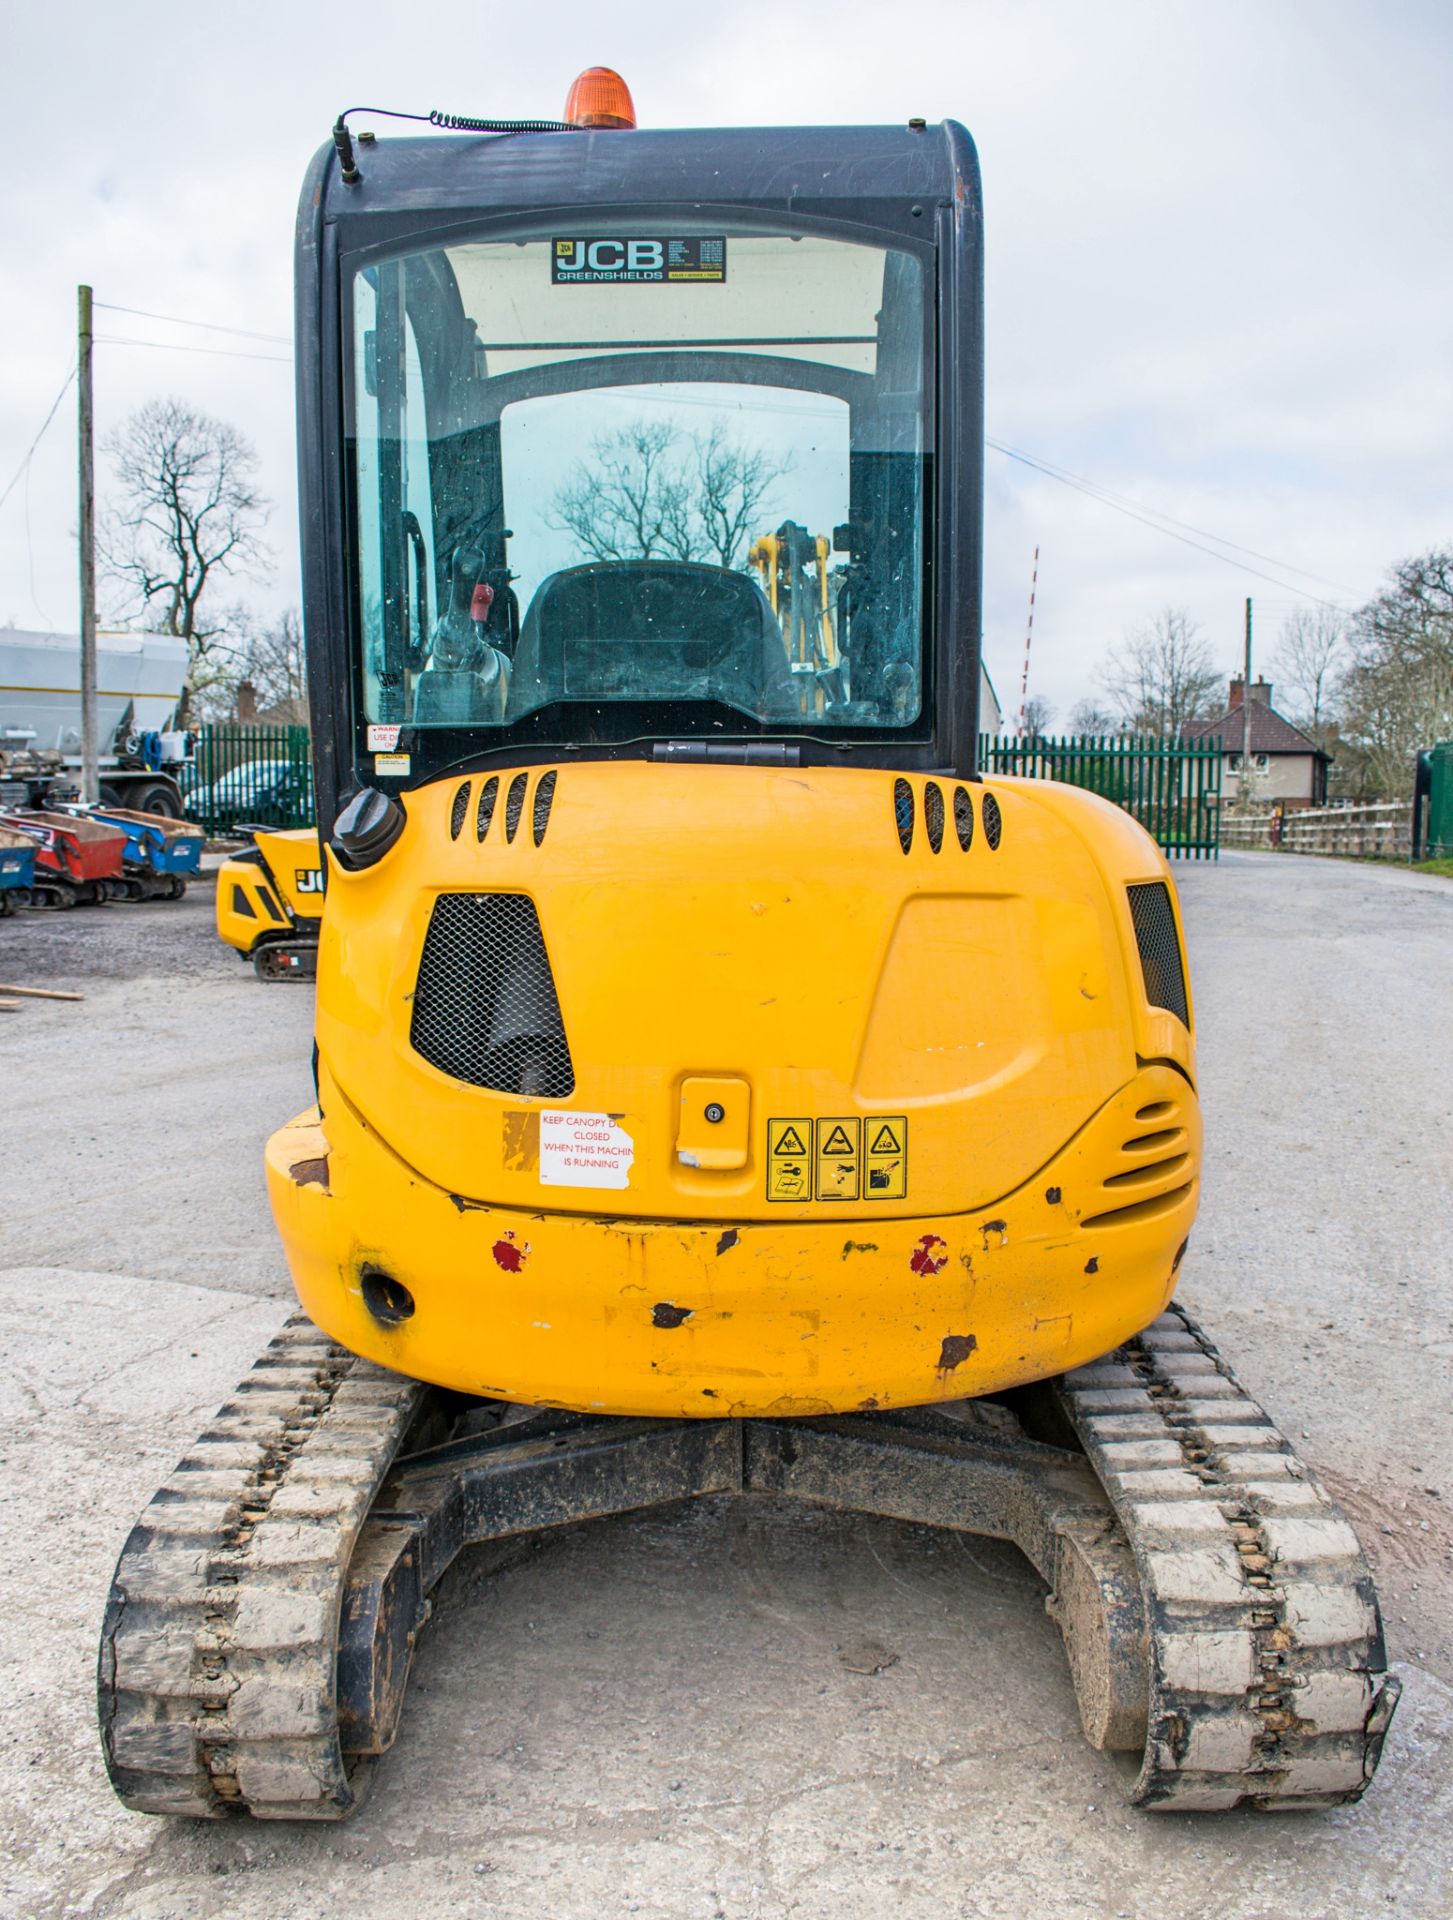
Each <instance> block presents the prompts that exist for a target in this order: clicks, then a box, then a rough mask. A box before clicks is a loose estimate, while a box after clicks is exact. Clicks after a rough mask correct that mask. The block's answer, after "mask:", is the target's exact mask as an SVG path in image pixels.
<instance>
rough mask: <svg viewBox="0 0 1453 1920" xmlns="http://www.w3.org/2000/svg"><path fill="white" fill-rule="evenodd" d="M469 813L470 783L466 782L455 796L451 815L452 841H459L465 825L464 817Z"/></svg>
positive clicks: (450, 834)
mask: <svg viewBox="0 0 1453 1920" xmlns="http://www.w3.org/2000/svg"><path fill="white" fill-rule="evenodd" d="M468 811H469V782H468V781H467V780H466V781H465V783H464V785H463V786H462V787H461V788H460V789H459V791H458V793H456V794H455V796H454V805H453V808H452V809H451V811H450V814H449V838H450V839H451V840H457V839H458V838H459V834H460V830H461V829H462V827H463V825H464V816H465V814H467V813H468Z"/></svg>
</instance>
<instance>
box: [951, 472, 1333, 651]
mask: <svg viewBox="0 0 1453 1920" xmlns="http://www.w3.org/2000/svg"><path fill="white" fill-rule="evenodd" d="M986 445H988V446H991V447H992V448H993V449H994V451H995V452H996V453H1002V454H1005V455H1006V456H1007V457H1008V458H1009V459H1010V460H1017V461H1019V463H1020V464H1021V465H1022V466H1026V467H1033V469H1034V470H1035V472H1036V473H1042V474H1044V476H1045V477H1046V479H1049V480H1058V481H1059V482H1060V484H1061V485H1062V486H1066V487H1073V488H1074V490H1075V492H1076V493H1083V494H1084V495H1085V496H1086V498H1087V499H1090V500H1097V501H1099V503H1100V505H1101V506H1102V507H1110V508H1111V509H1112V510H1113V511H1114V512H1116V513H1123V514H1126V515H1127V516H1128V517H1129V518H1130V519H1131V520H1138V521H1139V522H1140V524H1141V525H1142V526H1144V527H1149V528H1150V529H1151V531H1152V532H1153V533H1163V534H1164V535H1165V536H1166V538H1167V539H1168V540H1179V541H1180V543H1181V544H1182V546H1186V547H1194V548H1195V549H1196V551H1197V552H1198V553H1204V554H1207V555H1209V557H1210V558H1211V559H1212V560H1220V561H1221V562H1222V563H1223V564H1224V565H1225V566H1228V567H1235V568H1237V570H1238V571H1239V572H1241V573H1249V574H1251V575H1252V576H1253V578H1255V579H1257V580H1265V581H1267V582H1268V583H1269V584H1270V585H1271V586H1273V587H1281V588H1282V589H1283V590H1284V591H1285V592H1287V593H1292V594H1295V595H1296V596H1297V598H1298V599H1301V600H1314V601H1316V603H1317V605H1318V606H1321V607H1330V608H1332V609H1333V610H1334V611H1335V612H1338V613H1342V612H1345V611H1346V609H1345V608H1344V607H1343V606H1342V605H1341V603H1340V602H1338V601H1336V600H1328V599H1326V598H1325V597H1324V596H1323V595H1322V594H1319V593H1309V592H1308V591H1307V589H1306V588H1305V587H1296V586H1293V585H1292V583H1291V582H1290V581H1289V580H1278V579H1277V577H1276V576H1275V574H1270V573H1263V572H1262V571H1261V569H1260V567H1249V566H1247V564H1246V562H1245V561H1244V560H1236V559H1233V558H1232V556H1231V555H1230V554H1229V553H1220V552H1218V551H1217V549H1216V548H1215V547H1208V546H1206V545H1205V544H1204V543H1203V542H1202V541H1200V540H1192V539H1191V538H1190V537H1189V535H1187V534H1184V533H1177V532H1176V531H1175V528H1174V527H1170V526H1164V525H1162V524H1161V521H1160V520H1158V519H1152V518H1151V517H1150V515H1149V514H1148V513H1139V512H1137V511H1136V510H1135V508H1133V507H1128V506H1124V505H1122V504H1121V502H1120V501H1119V500H1117V499H1115V498H1114V497H1112V496H1111V495H1110V494H1108V493H1107V492H1105V491H1104V490H1103V489H1101V488H1099V487H1097V486H1096V485H1095V483H1094V482H1093V481H1081V480H1078V479H1074V478H1072V477H1071V476H1070V475H1069V474H1068V473H1067V472H1064V471H1056V470H1055V469H1054V468H1053V467H1052V466H1049V465H1046V463H1045V462H1044V461H1042V460H1037V459H1035V458H1034V457H1033V456H1032V455H1031V454H1027V453H1021V452H1019V451H1018V450H1017V449H1016V448H1014V447H1006V446H1005V445H1004V444H1003V443H1002V442H1001V441H998V440H989V439H987V436H986ZM1154 511H1155V510H1154V509H1151V512H1154ZM1169 517H1170V516H1169V515H1166V516H1165V518H1166V519H1169ZM1177 524H1182V523H1177ZM1206 537H1207V539H1210V540H1216V539H1219V537H1220V536H1219V535H1217V534H1214V533H1212V534H1208V535H1207V536H1206ZM1221 544H1222V545H1223V546H1228V547H1232V546H1235V544H1236V543H1235V542H1234V541H1231V540H1226V541H1222V543H1221ZM1236 550H1237V552H1239V553H1249V552H1251V551H1252V549H1251V548H1249V547H1238V548H1237V549H1236ZM1257 557H1258V558H1263V557H1264V556H1262V555H1258V556H1257ZM1271 564H1272V565H1273V566H1282V565H1284V564H1285V565H1287V570H1288V572H1290V573H1300V572H1301V568H1300V567H1293V566H1291V565H1290V564H1289V563H1285V562H1282V561H1280V560H1273V561H1272V562H1271ZM1320 577H1321V576H1320V575H1318V574H1310V575H1308V578H1309V579H1313V580H1316V579H1319V578H1320Z"/></svg>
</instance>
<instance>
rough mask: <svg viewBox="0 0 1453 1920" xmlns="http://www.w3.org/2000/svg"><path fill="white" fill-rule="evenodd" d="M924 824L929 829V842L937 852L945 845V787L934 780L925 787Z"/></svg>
mask: <svg viewBox="0 0 1453 1920" xmlns="http://www.w3.org/2000/svg"><path fill="white" fill-rule="evenodd" d="M923 824H924V826H925V827H926V828H927V829H928V844H929V845H930V846H931V847H932V848H933V850H934V852H935V853H937V852H938V850H939V848H940V847H941V846H942V845H943V789H942V787H939V786H936V785H935V784H934V782H933V781H932V780H930V781H929V782H928V785H927V786H926V787H925V788H924V789H923Z"/></svg>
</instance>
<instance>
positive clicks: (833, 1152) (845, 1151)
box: [817, 1117, 863, 1200]
mask: <svg viewBox="0 0 1453 1920" xmlns="http://www.w3.org/2000/svg"><path fill="white" fill-rule="evenodd" d="M862 1130H863V1123H862V1121H861V1120H859V1119H857V1118H856V1117H847V1118H844V1119H841V1120H839V1119H827V1120H819V1121H818V1123H817V1198H818V1199H819V1200H856V1199H857V1197H858V1157H859V1155H858V1148H859V1143H860V1136H861V1134H862Z"/></svg>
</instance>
